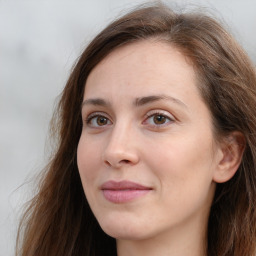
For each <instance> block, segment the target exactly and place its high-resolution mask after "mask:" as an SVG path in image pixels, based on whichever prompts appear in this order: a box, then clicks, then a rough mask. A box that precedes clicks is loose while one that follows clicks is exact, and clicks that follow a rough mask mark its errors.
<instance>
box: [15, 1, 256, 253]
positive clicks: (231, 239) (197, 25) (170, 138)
mask: <svg viewBox="0 0 256 256" xmlns="http://www.w3.org/2000/svg"><path fill="white" fill-rule="evenodd" d="M255 109H256V76H255V70H254V67H253V65H252V63H251V62H250V60H249V59H248V57H247V56H246V54H245V53H244V51H243V50H242V49H241V47H240V46H239V45H238V44H237V43H236V42H235V40H234V39H233V38H232V37H231V36H230V35H229V34H228V33H227V32H226V31H225V30H224V29H223V28H222V26H221V25H219V24H218V23H217V22H216V21H215V20H214V19H212V18H211V17H208V16H205V15H203V14H195V13H192V14H189V13H185V14H177V13H174V12H173V11H172V10H170V9H168V8H167V6H164V5H162V4H155V5H153V6H149V7H142V8H139V9H137V10H135V11H132V12H130V13H128V14H127V15H125V16H123V17H121V18H120V19H118V20H117V21H114V22H113V23H112V24H110V25H109V26H108V27H107V28H106V29H104V30H103V31H102V32H101V33H100V34H99V35H98V36H97V37H96V38H95V39H94V40H93V41H92V42H91V44H90V45H89V46H88V47H87V48H86V50H85V51H84V53H83V54H82V55H81V57H80V59H79V60H78V62H77V64H76V65H75V67H74V70H73V72H72V74H71V76H70V78H69V80H68V82H67V84H66V87H65V89H64V91H63V94H62V97H61V99H60V103H59V107H58V110H57V112H56V113H57V115H56V116H55V117H54V118H53V121H54V122H55V126H54V129H56V131H57V134H58V136H59V145H58V148H57V151H56V154H55V155H54V156H53V158H52V160H51V162H50V164H49V166H48V167H47V170H46V172H45V175H44V176H43V177H42V181H41V184H40V187H39V191H38V194H37V195H36V196H35V198H34V199H33V200H32V201H31V204H30V206H29V208H28V210H27V212H26V214H25V215H24V218H23V220H22V223H23V226H21V227H24V229H23V232H24V233H22V234H23V243H22V245H21V246H20V250H19V251H17V255H24V256H25V255H26V256H30V255H31V256H32V255H37V256H40V255H42V256H43V255H90V256H91V255H97V256H98V255H119V256H124V255H172V256H176V255H190V256H193V255H204V256H205V255H208V256H224V255H229V256H244V255H247V256H252V255H254V254H255V249H256V243H255V238H256V237H255V236H256V213H255V196H256V186H255V181H256V177H255V169H256V167H255V163H256V136H255V132H256V114H255ZM20 232H21V231H20Z"/></svg>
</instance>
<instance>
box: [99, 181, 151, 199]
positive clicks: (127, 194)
mask: <svg viewBox="0 0 256 256" xmlns="http://www.w3.org/2000/svg"><path fill="white" fill-rule="evenodd" d="M101 190H102V191H103V195H104V197H105V198H106V199H107V200H108V201H110V202H112V203H125V202H128V201H131V200H133V199H135V198H138V197H140V196H143V195H145V194H147V193H148V192H150V191H151V190H152V188H150V187H145V186H143V185H141V184H138V183H134V182H131V181H126V180H124V181H120V182H117V181H112V180H111V181H107V182H105V183H103V184H102V186H101Z"/></svg>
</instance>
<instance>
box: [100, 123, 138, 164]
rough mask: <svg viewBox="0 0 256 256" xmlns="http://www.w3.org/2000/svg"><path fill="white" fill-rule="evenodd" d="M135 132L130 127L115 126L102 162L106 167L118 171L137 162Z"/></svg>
mask: <svg viewBox="0 0 256 256" xmlns="http://www.w3.org/2000/svg"><path fill="white" fill-rule="evenodd" d="M136 137H137V136H136V132H135V131H134V129H133V128H131V126H130V125H116V126H115V127H114V128H113V129H112V131H111V133H110V134H109V137H108V141H107V145H106V148H105V150H104V153H103V161H104V164H106V165H107V166H110V167H113V168H115V169H119V168H121V167H123V166H132V165H135V164H137V163H138V162H139V153H138V144H137V139H136Z"/></svg>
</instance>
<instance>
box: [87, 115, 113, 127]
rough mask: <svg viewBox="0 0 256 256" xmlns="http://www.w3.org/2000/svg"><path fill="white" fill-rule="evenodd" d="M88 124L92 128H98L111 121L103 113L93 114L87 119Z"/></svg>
mask: <svg viewBox="0 0 256 256" xmlns="http://www.w3.org/2000/svg"><path fill="white" fill-rule="evenodd" d="M86 124H87V125H88V126H89V127H91V128H97V127H103V126H106V125H109V124H111V121H110V120H109V119H108V118H107V117H105V116H103V115H97V114H92V115H90V116H89V117H88V118H87V119H86Z"/></svg>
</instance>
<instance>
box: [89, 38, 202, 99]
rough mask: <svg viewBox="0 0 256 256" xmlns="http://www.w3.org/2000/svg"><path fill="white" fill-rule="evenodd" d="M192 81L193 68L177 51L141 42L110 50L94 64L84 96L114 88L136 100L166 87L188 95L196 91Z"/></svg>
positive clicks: (106, 91)
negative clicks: (124, 91) (142, 94)
mask: <svg viewBox="0 0 256 256" xmlns="http://www.w3.org/2000/svg"><path fill="white" fill-rule="evenodd" d="M196 80H197V79H196V73H195V70H194V67H193V65H191V62H190V61H189V60H188V59H187V58H186V57H185V56H184V55H183V54H182V52H181V51H180V50H179V49H177V48H176V47H174V46H172V45H170V44H167V43H165V42H159V41H158V42H156V41H150V40H147V41H146V40H145V41H139V42H135V43H132V44H129V45H125V46H122V47H120V48H118V49H116V50H114V51H113V52H111V53H110V54H109V55H108V56H107V57H105V58H104V59H103V60H102V61H101V62H100V63H99V64H98V65H96V67H95V68H94V69H93V70H92V71H91V73H90V74H89V76H88V79H87V81H86V86H85V96H88V95H92V96H94V95H95V94H99V93H103V94H105V93H106V94H109V93H110V92H111V90H115V91H116V90H117V89H118V90H119V91H122V90H128V91H127V92H126V93H127V94H132V95H134V96H138V97H139V96H141V95H139V94H141V93H143V91H145V90H147V91H148V93H150V92H151V93H155V92H158V93H159V90H164V91H165V90H166V89H168V88H169V89H171V90H172V91H173V93H175V90H178V91H179V90H182V91H183V92H184V93H186V92H187V93H190V91H191V89H192V88H191V87H195V88H193V89H194V90H197V88H196V86H195V85H196ZM116 93H117V91H116ZM136 94H138V95H136Z"/></svg>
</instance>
